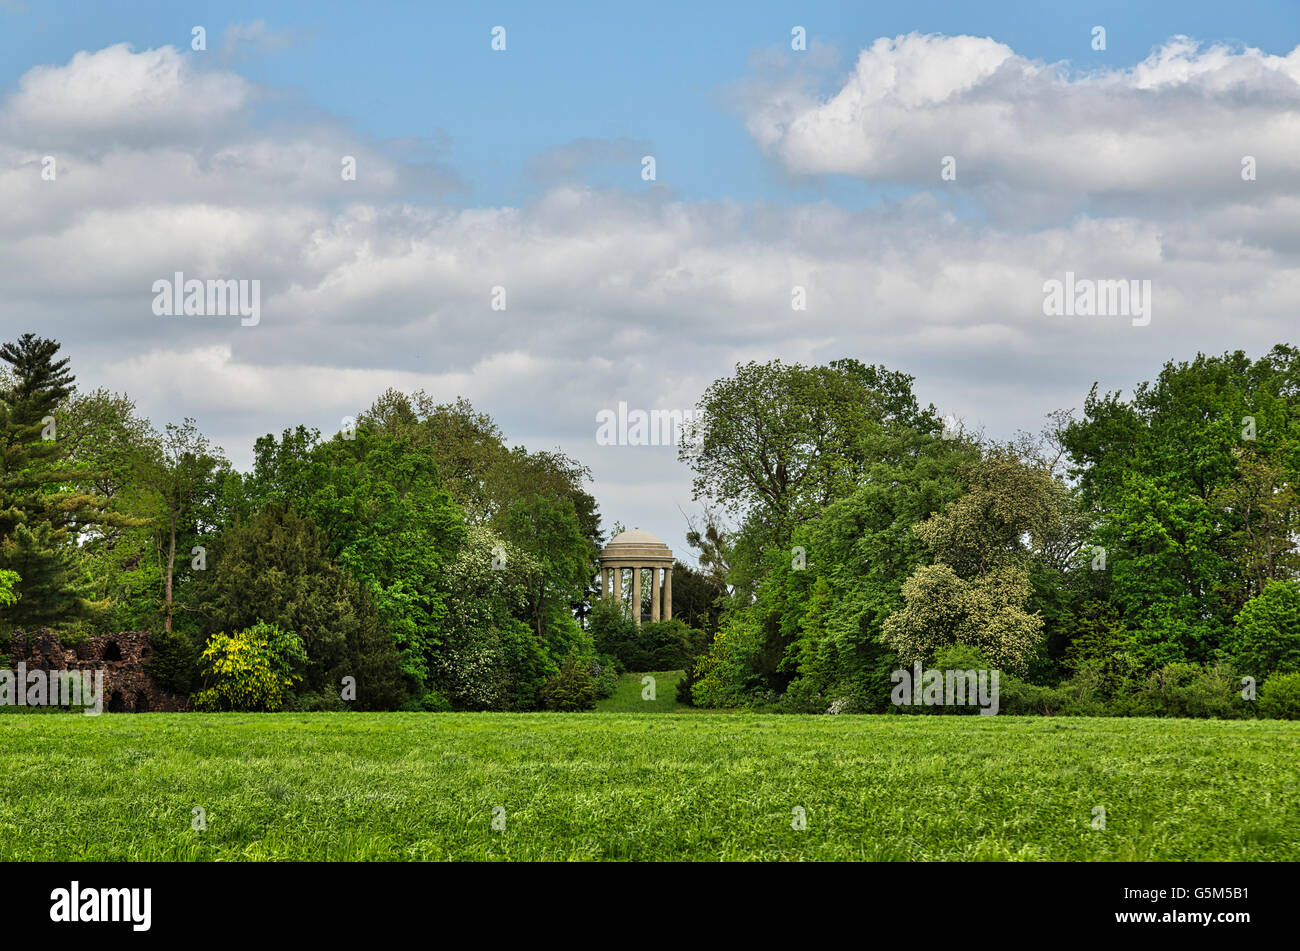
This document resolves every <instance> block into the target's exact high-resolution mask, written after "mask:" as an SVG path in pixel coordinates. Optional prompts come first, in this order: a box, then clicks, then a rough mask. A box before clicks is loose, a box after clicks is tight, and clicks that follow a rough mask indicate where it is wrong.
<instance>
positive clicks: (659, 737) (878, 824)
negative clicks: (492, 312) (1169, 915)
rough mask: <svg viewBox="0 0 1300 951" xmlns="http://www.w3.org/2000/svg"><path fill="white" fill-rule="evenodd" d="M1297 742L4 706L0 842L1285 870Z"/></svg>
mask: <svg viewBox="0 0 1300 951" xmlns="http://www.w3.org/2000/svg"><path fill="white" fill-rule="evenodd" d="M637 686H638V688H639V682H638V683H637ZM672 693H673V691H672V689H671V688H670V687H669V686H668V685H667V684H663V683H661V684H660V685H659V696H660V698H670V697H671V696H672ZM638 696H639V689H638ZM615 699H616V698H611V701H613V700H615ZM625 699H626V698H625ZM629 702H630V701H629ZM638 702H639V701H638ZM1297 749H1300V723H1288V722H1279V721H1195V720H1136V719H1134V720H1123V719H1080V718H1070V719H1064V718H1061V719H1055V718H1045V717H1036V718H1010V717H1002V716H998V717H987V718H986V717H979V716H973V717H938V716H864V717H850V716H842V717H825V716H823V717H799V716H764V715H749V714H728V713H705V712H693V713H692V714H691V715H685V716H662V715H647V714H636V713H607V712H594V713H588V714H463V713H462V714H404V713H380V714H310V715H306V714H260V715H254V714H206V715H205V714H178V715H172V714H145V715H137V716H113V715H105V716H100V717H85V716H81V715H75V714H60V715H48V716H27V717H5V718H4V720H3V723H2V725H0V762H3V764H4V768H3V770H0V858H3V859H5V860H9V861H13V860H41V859H87V860H114V861H115V860H159V859H168V860H170V859H175V860H223V861H231V860H235V861H237V860H312V859H321V860H344V859H355V860H409V859H415V860H424V859H471V860H474V859H488V860H522V859H530V860H535V859H652V860H663V859H827V860H833V859H888V860H926V859H1013V860H1039V859H1087V860H1146V859H1171V860H1182V859H1224V860H1282V859H1286V860H1293V861H1294V860H1297V859H1300V757H1298V756H1297ZM1097 806H1101V807H1103V808H1104V809H1105V812H1106V815H1105V818H1106V827H1105V828H1104V829H1094V828H1093V824H1094V811H1093V810H1094V808H1095V807H1097ZM196 807H202V809H203V811H204V819H205V822H206V830H203V831H199V830H196V829H194V828H193V825H194V824H195V817H194V812H193V810H194V809H195V808H196ZM496 807H501V808H502V809H503V810H504V812H502V811H501V810H499V809H496ZM795 807H800V808H802V809H803V810H804V815H805V816H806V828H804V829H802V830H800V829H795V828H793V824H794V819H795V816H796V809H795ZM494 815H495V816H496V817H497V818H498V820H499V819H500V818H502V817H503V818H504V820H505V823H504V824H505V828H504V829H494V828H493V819H494Z"/></svg>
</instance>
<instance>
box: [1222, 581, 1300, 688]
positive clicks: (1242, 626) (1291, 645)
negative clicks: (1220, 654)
mask: <svg viewBox="0 0 1300 951" xmlns="http://www.w3.org/2000/svg"><path fill="white" fill-rule="evenodd" d="M1225 648H1226V650H1227V653H1228V654H1229V655H1230V656H1231V657H1232V658H1233V663H1234V665H1235V666H1236V668H1237V669H1238V670H1240V671H1242V672H1243V673H1246V674H1250V675H1252V676H1254V677H1255V678H1256V679H1257V680H1260V681H1263V680H1264V679H1266V678H1268V677H1269V676H1271V675H1272V674H1274V673H1284V674H1293V673H1300V587H1298V586H1297V584H1296V582H1295V581H1270V582H1268V583H1267V584H1266V585H1265V586H1264V590H1263V591H1262V592H1261V593H1260V594H1258V595H1257V596H1256V597H1254V598H1252V599H1251V600H1250V601H1247V602H1246V606H1245V607H1243V608H1242V609H1241V613H1240V614H1238V615H1237V617H1236V620H1235V625H1234V627H1233V629H1232V632H1231V634H1229V636H1228V638H1227V643H1226V644H1225Z"/></svg>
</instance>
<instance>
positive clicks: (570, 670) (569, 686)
mask: <svg viewBox="0 0 1300 951" xmlns="http://www.w3.org/2000/svg"><path fill="white" fill-rule="evenodd" d="M542 702H543V703H544V704H545V705H546V709H548V710H559V711H563V712H573V711H576V710H590V709H591V708H592V707H594V706H595V705H596V680H595V678H594V677H593V676H592V674H591V667H590V666H589V665H588V664H586V663H584V662H583V661H582V660H581V659H580V658H579V657H578V656H577V655H576V654H570V655H569V656H568V657H566V658H564V661H563V662H562V663H561V664H560V671H559V673H557V674H555V675H554V676H553V677H549V678H547V681H546V685H545V686H544V687H543V688H542Z"/></svg>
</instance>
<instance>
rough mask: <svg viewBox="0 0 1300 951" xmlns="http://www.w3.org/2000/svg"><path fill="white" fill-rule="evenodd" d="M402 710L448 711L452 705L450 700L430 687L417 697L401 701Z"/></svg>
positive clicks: (421, 711) (423, 711) (409, 711)
mask: <svg viewBox="0 0 1300 951" xmlns="http://www.w3.org/2000/svg"><path fill="white" fill-rule="evenodd" d="M402 710H403V711H404V712H406V713H450V712H451V710H452V705H451V701H450V700H448V699H447V698H446V697H444V696H443V695H442V694H440V693H439V692H438V691H437V690H434V689H433V688H432V687H430V688H428V689H427V690H425V691H424V693H423V694H421V695H420V696H419V697H414V698H412V699H410V700H407V701H406V702H405V703H403V704H402Z"/></svg>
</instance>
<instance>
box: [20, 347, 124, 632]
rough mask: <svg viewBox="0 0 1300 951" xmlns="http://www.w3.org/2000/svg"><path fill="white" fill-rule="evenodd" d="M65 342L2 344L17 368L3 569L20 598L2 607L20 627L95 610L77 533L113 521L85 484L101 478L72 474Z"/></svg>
mask: <svg viewBox="0 0 1300 951" xmlns="http://www.w3.org/2000/svg"><path fill="white" fill-rule="evenodd" d="M58 350H59V344H58V343H57V342H56V341H54V340H47V339H45V338H42V337H37V336H36V335H35V334H30V333H29V334H24V335H23V336H22V337H21V338H20V339H19V340H18V341H17V342H16V343H6V344H4V345H3V346H0V360H4V362H5V363H7V364H8V365H9V367H10V369H9V372H8V375H7V378H6V379H5V381H4V383H3V385H0V570H9V571H14V572H16V573H17V574H18V577H19V581H18V583H17V585H16V586H15V593H16V594H17V595H18V601H17V602H16V603H14V604H10V605H8V606H6V607H5V608H4V609H3V614H2V616H3V618H4V620H5V621H6V622H8V623H9V624H12V625H13V626H15V627H26V628H31V627H35V626H62V625H65V624H67V623H68V622H70V621H74V620H76V619H78V618H80V617H83V616H84V615H85V614H87V613H88V612H89V610H90V608H91V605H90V603H89V602H88V601H87V599H86V588H85V587H84V585H83V584H81V583H80V582H79V581H78V579H77V578H76V575H75V562H74V558H73V548H72V546H73V544H74V542H75V539H76V534H77V533H78V532H79V531H81V530H83V529H85V528H88V527H90V526H92V525H96V524H104V523H106V522H107V521H110V520H112V517H110V516H106V515H105V513H104V511H103V510H104V506H105V502H104V500H103V499H101V498H99V497H97V496H96V495H94V494H93V493H90V492H86V491H84V490H83V489H82V488H80V486H84V485H86V484H87V483H88V482H89V480H90V479H91V478H93V476H94V475H95V474H94V473H91V472H84V471H79V470H76V469H66V468H63V467H62V464H63V463H64V461H65V458H66V455H67V453H66V451H65V449H64V447H63V446H61V445H60V443H59V440H58V428H57V419H56V415H55V414H56V412H57V410H58V408H59V405H60V404H61V403H62V402H63V400H64V399H65V398H66V397H67V396H68V395H69V394H70V393H71V392H72V389H73V382H74V380H75V377H74V376H73V375H72V373H71V372H70V371H69V370H68V369H67V366H68V360H67V359H66V358H64V359H62V360H58V359H55V356H56V354H57V353H58Z"/></svg>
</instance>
